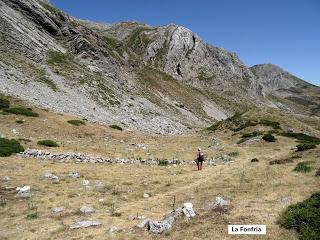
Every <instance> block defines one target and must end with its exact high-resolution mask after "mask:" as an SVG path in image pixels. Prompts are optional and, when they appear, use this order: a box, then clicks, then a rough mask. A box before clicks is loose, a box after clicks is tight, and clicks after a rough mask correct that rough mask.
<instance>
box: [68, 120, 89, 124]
mask: <svg viewBox="0 0 320 240" xmlns="http://www.w3.org/2000/svg"><path fill="white" fill-rule="evenodd" d="M68 123H70V124H72V125H75V126H80V125H86V123H85V122H84V121H81V120H76V119H75V120H69V121H68Z"/></svg>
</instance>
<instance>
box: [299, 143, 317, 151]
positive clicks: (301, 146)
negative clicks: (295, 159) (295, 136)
mask: <svg viewBox="0 0 320 240" xmlns="http://www.w3.org/2000/svg"><path fill="white" fill-rule="evenodd" d="M315 147H316V144H314V143H301V144H298V145H297V151H299V152H301V151H305V150H309V149H313V148H315Z"/></svg>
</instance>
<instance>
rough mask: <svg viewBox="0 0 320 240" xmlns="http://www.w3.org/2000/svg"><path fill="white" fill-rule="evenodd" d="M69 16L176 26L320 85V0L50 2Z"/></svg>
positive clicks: (247, 59)
mask: <svg viewBox="0 0 320 240" xmlns="http://www.w3.org/2000/svg"><path fill="white" fill-rule="evenodd" d="M51 2H52V3H53V4H54V5H55V6H57V7H59V8H61V9H63V10H64V11H66V12H67V13H68V14H69V15H71V16H75V17H78V18H82V19H89V20H93V21H97V22H107V23H112V22H119V21H133V20H135V21H139V22H144V23H146V24H149V25H165V24H168V23H176V24H179V25H182V26H185V27H187V28H189V29H191V30H192V31H193V32H195V33H197V34H198V35H199V36H200V37H201V38H202V39H204V40H205V41H206V42H208V43H211V44H213V45H215V46H218V47H223V48H225V49H226V50H228V51H232V52H236V53H237V54H238V56H239V57H240V59H241V60H242V61H243V62H244V63H245V64H246V65H247V66H252V65H255V64H260V63H273V64H276V65H278V66H280V67H282V68H283V69H285V70H287V71H289V72H291V73H292V74H294V75H296V76H298V77H300V78H302V79H304V80H306V81H308V82H311V83H313V84H316V85H318V86H319V85H320V1H318V0H291V1H290V0H268V1H258V0H224V1H223V0H219V1H218V0H198V1H196V0H193V1H191V0H161V1H160V0H159V1H157V0H116V1H103V0H90V1H88V0H77V1H66V0H51Z"/></svg>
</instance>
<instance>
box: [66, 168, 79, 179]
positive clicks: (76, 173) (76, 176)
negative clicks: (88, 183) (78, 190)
mask: <svg viewBox="0 0 320 240" xmlns="http://www.w3.org/2000/svg"><path fill="white" fill-rule="evenodd" d="M69 177H72V178H79V177H80V174H79V173H78V172H76V171H74V170H72V171H70V172H69Z"/></svg>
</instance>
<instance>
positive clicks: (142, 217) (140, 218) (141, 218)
mask: <svg viewBox="0 0 320 240" xmlns="http://www.w3.org/2000/svg"><path fill="white" fill-rule="evenodd" d="M144 219H146V217H145V216H143V215H141V216H138V220H144Z"/></svg>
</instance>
